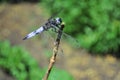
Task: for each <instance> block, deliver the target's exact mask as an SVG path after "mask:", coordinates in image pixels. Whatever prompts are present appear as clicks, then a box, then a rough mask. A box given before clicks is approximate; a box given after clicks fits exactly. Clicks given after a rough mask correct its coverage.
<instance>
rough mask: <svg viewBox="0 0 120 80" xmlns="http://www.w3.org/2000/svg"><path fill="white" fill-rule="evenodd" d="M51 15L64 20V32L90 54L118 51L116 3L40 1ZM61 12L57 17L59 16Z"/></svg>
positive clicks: (119, 24)
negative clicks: (56, 14) (75, 39)
mask: <svg viewBox="0 0 120 80" xmlns="http://www.w3.org/2000/svg"><path fill="white" fill-rule="evenodd" d="M43 3H44V5H46V6H47V9H48V10H50V12H51V14H52V15H54V14H55V13H57V12H58V16H59V17H62V18H63V21H65V23H66V29H65V31H66V32H67V33H70V34H71V35H73V36H75V37H76V38H77V39H78V40H79V42H80V45H81V46H82V47H84V48H86V49H88V50H89V51H91V52H93V53H101V54H103V53H115V54H117V52H119V48H120V46H119V45H120V10H119V8H120V1H119V0H79V1H76V0H71V1H70V0H64V1H62V0H43ZM59 12H60V14H59Z"/></svg>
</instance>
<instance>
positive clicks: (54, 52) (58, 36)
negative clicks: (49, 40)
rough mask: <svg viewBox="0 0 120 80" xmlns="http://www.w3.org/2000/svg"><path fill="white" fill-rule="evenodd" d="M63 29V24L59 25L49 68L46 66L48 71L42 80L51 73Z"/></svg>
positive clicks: (45, 79)
mask: <svg viewBox="0 0 120 80" xmlns="http://www.w3.org/2000/svg"><path fill="white" fill-rule="evenodd" d="M63 29H64V23H63V24H61V27H60V30H59V31H58V34H57V38H56V40H55V43H54V48H53V55H52V57H51V59H50V63H49V66H48V70H47V72H46V74H45V76H44V78H43V80H47V79H48V77H49V74H50V72H51V69H52V67H53V65H54V63H55V61H56V56H57V53H58V48H59V44H60V39H61V36H62V31H63Z"/></svg>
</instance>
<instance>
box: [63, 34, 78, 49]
mask: <svg viewBox="0 0 120 80" xmlns="http://www.w3.org/2000/svg"><path fill="white" fill-rule="evenodd" d="M62 39H63V40H65V41H67V42H68V43H70V44H71V45H72V46H74V47H76V48H79V47H80V43H79V41H78V40H77V39H75V38H73V37H72V36H70V35H68V34H66V33H64V32H63V35H62Z"/></svg>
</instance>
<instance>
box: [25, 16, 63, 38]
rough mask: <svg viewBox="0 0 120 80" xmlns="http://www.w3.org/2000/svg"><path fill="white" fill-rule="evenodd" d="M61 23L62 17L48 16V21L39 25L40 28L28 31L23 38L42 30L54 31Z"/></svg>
mask: <svg viewBox="0 0 120 80" xmlns="http://www.w3.org/2000/svg"><path fill="white" fill-rule="evenodd" d="M61 24H62V19H61V18H59V17H57V18H50V19H48V21H47V22H46V23H45V24H44V25H43V26H41V27H40V28H38V29H37V30H35V31H33V32H31V33H29V34H28V35H26V36H25V37H24V38H23V40H26V39H29V38H31V37H33V36H35V35H37V34H40V33H42V32H43V31H47V30H49V29H52V30H53V31H54V32H57V29H60V26H61Z"/></svg>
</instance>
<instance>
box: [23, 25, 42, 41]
mask: <svg viewBox="0 0 120 80" xmlns="http://www.w3.org/2000/svg"><path fill="white" fill-rule="evenodd" d="M43 31H44V28H43V27H40V28H39V29H37V30H35V31H33V32H31V33H29V34H28V35H27V36H26V37H25V38H23V40H26V39H29V38H31V37H33V36H35V35H37V34H39V33H41V32H43Z"/></svg>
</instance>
